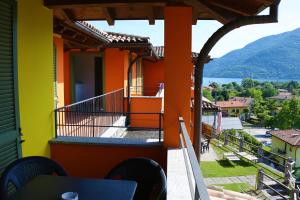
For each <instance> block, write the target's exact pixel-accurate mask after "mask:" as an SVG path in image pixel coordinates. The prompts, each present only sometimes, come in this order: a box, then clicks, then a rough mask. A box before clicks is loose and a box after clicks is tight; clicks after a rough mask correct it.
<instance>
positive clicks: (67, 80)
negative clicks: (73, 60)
mask: <svg viewBox="0 0 300 200" xmlns="http://www.w3.org/2000/svg"><path fill="white" fill-rule="evenodd" d="M70 70H71V67H70V52H69V51H68V52H65V54H64V82H65V84H64V88H65V89H64V91H65V92H64V96H65V105H68V104H71V79H70V77H71V75H70Z"/></svg>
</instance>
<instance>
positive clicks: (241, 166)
mask: <svg viewBox="0 0 300 200" xmlns="http://www.w3.org/2000/svg"><path fill="white" fill-rule="evenodd" d="M200 167H201V170H202V173H203V176H204V177H205V178H207V177H229V176H248V175H255V174H256V173H257V168H256V167H254V166H253V165H252V164H251V163H248V162H246V161H243V160H240V161H236V162H231V161H229V160H218V161H210V162H201V164H200Z"/></svg>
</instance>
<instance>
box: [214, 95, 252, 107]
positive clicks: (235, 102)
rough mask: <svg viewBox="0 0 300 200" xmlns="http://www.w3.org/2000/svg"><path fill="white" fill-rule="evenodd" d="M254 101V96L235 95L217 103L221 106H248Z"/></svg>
mask: <svg viewBox="0 0 300 200" xmlns="http://www.w3.org/2000/svg"><path fill="white" fill-rule="evenodd" d="M252 102H253V99H252V98H247V97H233V98H231V99H229V100H228V101H218V102H217V105H218V106H220V107H221V108H246V107H249V106H250V105H251V104H252Z"/></svg>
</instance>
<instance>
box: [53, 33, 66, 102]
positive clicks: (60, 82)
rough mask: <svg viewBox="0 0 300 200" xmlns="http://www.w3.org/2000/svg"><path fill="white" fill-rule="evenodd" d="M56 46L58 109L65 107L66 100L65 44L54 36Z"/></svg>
mask: <svg viewBox="0 0 300 200" xmlns="http://www.w3.org/2000/svg"><path fill="white" fill-rule="evenodd" d="M53 41H54V44H55V46H56V78H57V96H58V104H57V106H58V107H62V106H64V105H65V98H64V42H63V39H62V38H60V37H56V36H54V38H53Z"/></svg>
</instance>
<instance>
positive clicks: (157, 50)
mask: <svg viewBox="0 0 300 200" xmlns="http://www.w3.org/2000/svg"><path fill="white" fill-rule="evenodd" d="M153 49H154V52H155V53H156V54H157V56H158V57H159V58H163V57H164V55H165V47H164V46H155V47H153ZM192 57H193V58H197V57H198V53H196V52H192Z"/></svg>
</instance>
